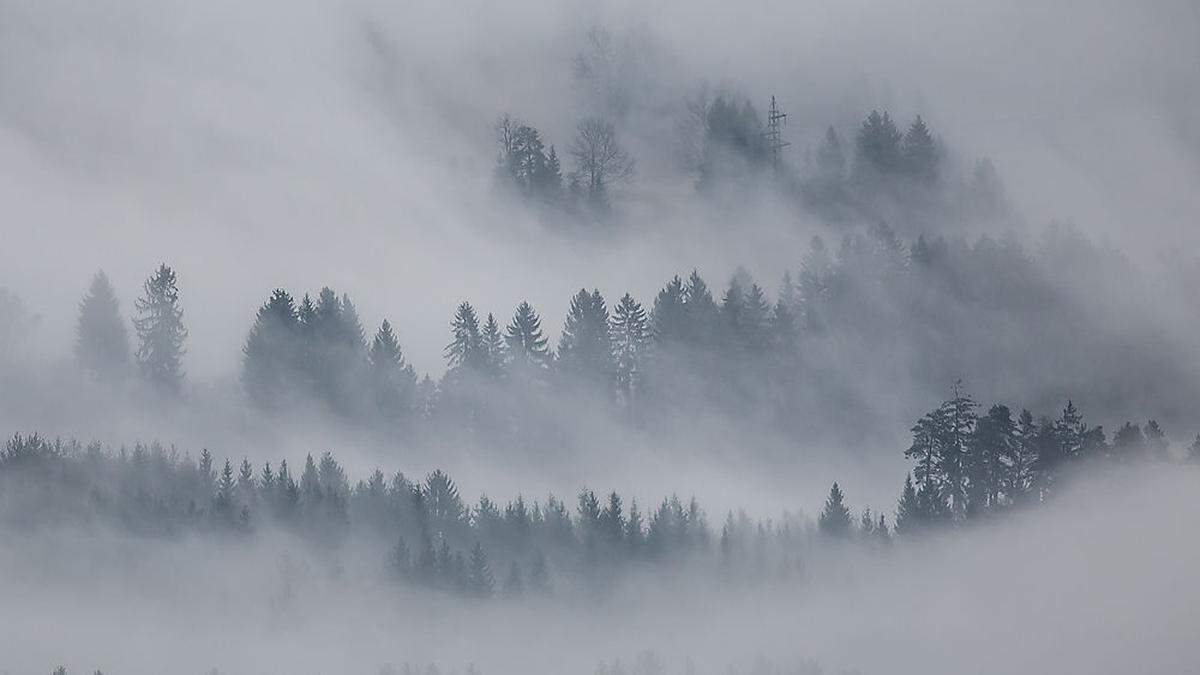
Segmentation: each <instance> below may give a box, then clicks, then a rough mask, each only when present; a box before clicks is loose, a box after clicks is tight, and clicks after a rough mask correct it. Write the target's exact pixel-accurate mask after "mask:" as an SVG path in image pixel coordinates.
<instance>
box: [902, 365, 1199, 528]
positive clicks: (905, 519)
mask: <svg viewBox="0 0 1200 675" xmlns="http://www.w3.org/2000/svg"><path fill="white" fill-rule="evenodd" d="M912 439H913V440H912V444H911V445H910V446H909V447H908V449H906V450H905V451H904V455H905V457H908V458H909V459H911V460H912V461H913V469H912V471H911V472H910V473H909V475H908V476H906V477H905V480H904V489H903V490H902V492H901V496H900V502H899V504H898V507H897V510H896V524H895V529H896V532H897V533H899V534H903V535H908V534H911V533H914V532H920V531H922V530H927V529H929V528H933V527H940V526H947V525H953V524H956V523H963V522H966V521H969V520H973V519H977V518H981V517H985V516H987V515H989V514H993V513H996V512H1000V511H1004V510H1007V509H1011V508H1014V507H1021V506H1026V505H1029V504H1036V503H1040V502H1043V501H1046V500H1047V499H1049V498H1051V497H1052V496H1053V495H1054V494H1055V493H1056V492H1057V491H1059V490H1061V483H1062V481H1063V480H1064V479H1065V478H1066V477H1067V476H1068V475H1069V474H1070V473H1071V470H1072V469H1073V468H1075V467H1079V466H1087V465H1091V464H1096V463H1102V462H1116V463H1126V464H1128V463H1137V462H1146V461H1152V462H1164V461H1169V460H1170V459H1171V456H1170V453H1169V452H1168V447H1169V442H1168V439H1167V436H1166V434H1165V433H1164V432H1163V430H1162V428H1161V427H1160V426H1159V424H1158V422H1156V421H1155V420H1149V421H1147V422H1146V424H1145V426H1144V427H1142V426H1139V425H1137V424H1135V423H1132V422H1125V423H1124V424H1123V425H1122V426H1121V427H1120V428H1119V429H1118V430H1117V432H1116V434H1115V435H1114V436H1113V439H1112V441H1111V442H1110V441H1109V440H1108V438H1107V437H1106V435H1105V433H1104V428H1103V427H1102V426H1093V425H1089V424H1088V423H1087V422H1086V421H1085V420H1084V418H1083V415H1082V413H1080V411H1079V409H1078V408H1077V407H1076V406H1075V404H1074V402H1072V401H1067V404H1066V407H1064V408H1063V409H1062V411H1061V412H1060V413H1059V415H1058V416H1057V417H1055V418H1049V417H1038V418H1035V417H1034V415H1033V414H1032V413H1030V412H1029V410H1027V409H1022V410H1021V411H1020V412H1019V413H1014V412H1013V411H1012V410H1011V409H1010V408H1009V407H1008V406H1006V405H1004V404H1001V403H997V404H995V405H993V406H991V407H990V408H988V409H987V411H986V412H984V411H983V410H982V409H981V408H980V406H979V404H978V403H977V402H976V401H975V400H974V399H972V398H971V397H970V396H969V395H968V394H966V393H965V392H964V391H963V390H962V385H961V383H959V384H956V385H955V386H954V389H953V395H952V396H951V397H950V398H949V399H947V400H946V401H944V402H943V403H942V404H941V405H939V406H938V407H937V408H934V409H933V410H931V411H929V412H928V413H926V414H925V415H923V416H922V417H921V418H920V419H919V420H917V423H916V424H915V425H913V428H912ZM1189 459H1190V460H1192V461H1195V460H1197V459H1200V436H1198V437H1197V439H1196V442H1195V443H1193V444H1192V446H1191V447H1190V448H1189Z"/></svg>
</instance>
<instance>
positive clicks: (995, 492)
mask: <svg viewBox="0 0 1200 675" xmlns="http://www.w3.org/2000/svg"><path fill="white" fill-rule="evenodd" d="M1016 442H1017V439H1016V423H1015V422H1014V421H1013V418H1012V412H1011V411H1010V410H1009V409H1008V406H1005V405H1000V404H997V405H993V406H992V407H991V408H990V409H989V410H988V413H987V415H984V416H983V417H980V418H979V420H978V422H977V423H976V425H975V430H974V433H973V434H972V436H971V440H970V443H969V447H968V453H967V458H966V466H965V469H966V474H967V497H968V499H967V510H968V513H969V514H972V515H974V514H978V513H981V512H983V511H985V510H987V509H989V508H992V507H994V506H996V505H997V500H998V499H999V495H1000V492H1001V489H1002V483H1003V478H1002V470H1003V468H1004V464H1005V463H1007V462H1008V461H1011V459H1012V458H1013V455H1014V454H1015V451H1016Z"/></svg>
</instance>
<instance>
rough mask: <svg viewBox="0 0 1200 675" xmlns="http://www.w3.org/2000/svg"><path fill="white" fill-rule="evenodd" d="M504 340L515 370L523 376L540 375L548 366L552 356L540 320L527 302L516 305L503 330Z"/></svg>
mask: <svg viewBox="0 0 1200 675" xmlns="http://www.w3.org/2000/svg"><path fill="white" fill-rule="evenodd" d="M504 341H505V343H506V345H507V347H508V354H509V359H510V361H511V362H512V365H513V369H514V370H515V371H517V372H520V373H522V374H523V375H525V376H530V375H533V374H537V375H540V374H542V373H544V372H545V371H546V369H548V368H549V367H550V363H551V361H552V360H553V357H552V355H551V354H550V349H549V348H548V347H547V346H546V343H547V340H546V336H545V335H543V334H542V320H541V318H540V317H538V314H537V312H536V311H535V310H534V309H533V305H530V304H529V303H528V302H522V303H521V304H520V305H517V309H516V311H515V312H514V313H513V318H512V321H510V322H509V324H508V326H507V327H506V328H505V330H504Z"/></svg>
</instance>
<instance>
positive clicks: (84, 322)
mask: <svg viewBox="0 0 1200 675" xmlns="http://www.w3.org/2000/svg"><path fill="white" fill-rule="evenodd" d="M75 361H76V363H78V364H79V366H80V367H81V368H82V369H83V370H84V371H85V372H87V373H89V374H91V375H92V376H93V377H96V378H97V379H101V380H108V381H112V380H116V379H119V378H120V377H121V376H123V375H124V374H125V372H126V369H127V368H128V367H129V333H128V331H127V330H126V329H125V322H124V320H123V319H121V307H120V302H119V301H118V300H117V294H116V292H115V291H114V290H113V287H112V283H110V282H109V280H108V276H107V275H105V274H104V271H103V270H101V271H99V272H96V276H94V277H92V284H91V286H90V287H89V288H88V292H87V295H85V296H83V300H82V301H81V302H80V303H79V320H78V321H77V322H76V324H75Z"/></svg>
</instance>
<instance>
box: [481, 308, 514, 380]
mask: <svg viewBox="0 0 1200 675" xmlns="http://www.w3.org/2000/svg"><path fill="white" fill-rule="evenodd" d="M480 344H481V345H482V346H483V355H484V361H485V365H484V372H486V373H487V375H488V377H490V378H492V379H493V380H499V379H502V378H503V377H504V374H505V370H506V369H507V367H508V354H507V352H506V350H505V344H504V334H503V333H502V332H501V330H500V324H499V323H497V322H496V317H495V316H494V315H493V314H492V313H491V312H488V315H487V320H486V321H484V323H483V332H482V333H481V334H480Z"/></svg>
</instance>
